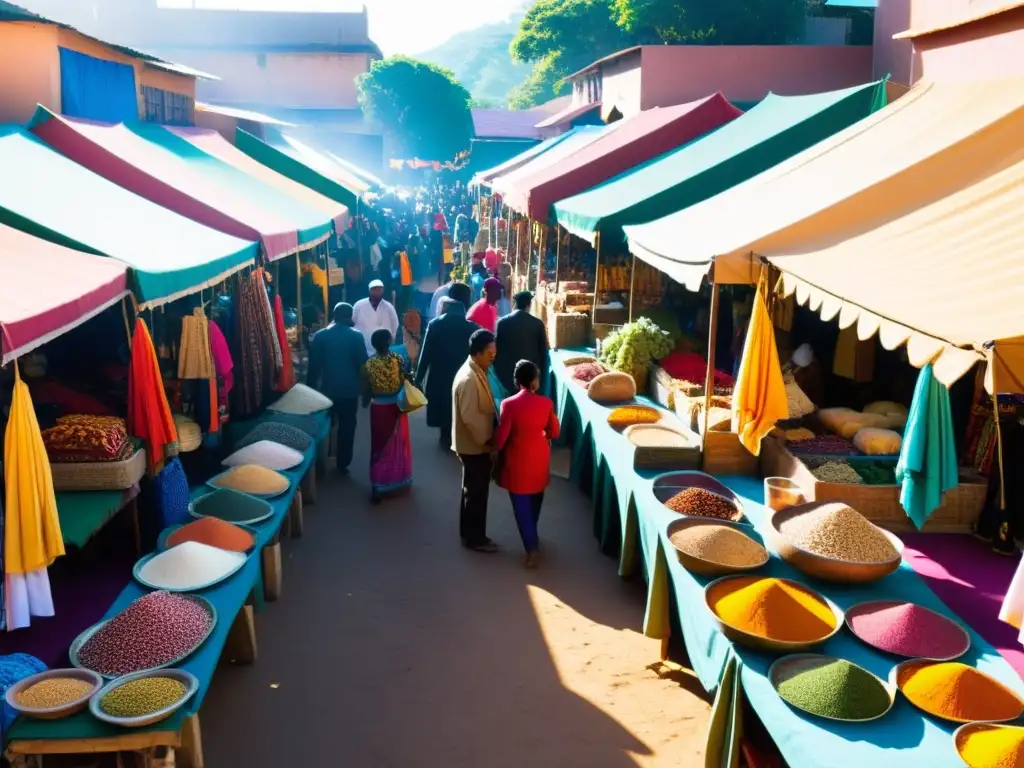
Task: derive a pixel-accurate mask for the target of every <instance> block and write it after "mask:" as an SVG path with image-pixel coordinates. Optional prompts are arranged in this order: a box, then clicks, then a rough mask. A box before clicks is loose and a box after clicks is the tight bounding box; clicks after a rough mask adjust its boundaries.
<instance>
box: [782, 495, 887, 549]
mask: <svg viewBox="0 0 1024 768" xmlns="http://www.w3.org/2000/svg"><path fill="white" fill-rule="evenodd" d="M779 531H780V532H781V533H782V535H783V536H785V537H786V538H787V539H789V540H790V541H792V542H793V543H794V544H796V545H797V546H798V547H800V548H801V549H805V550H807V551H808V552H811V553H813V554H815V555H821V556H823V557H831V558H833V559H834V560H843V561H845V562H850V563H887V562H891V561H892V560H894V559H895V558H897V557H899V554H900V553H899V552H898V551H897V550H896V548H895V547H894V546H893V545H892V542H891V541H889V539H888V537H887V536H886V535H885V534H884V533H882V532H881V531H880V530H879V529H878V528H876V527H875V526H874V525H872V524H871V522H870V521H869V520H868V519H867V518H866V517H864V516H863V515H862V514H861V513H860V512H858V511H857V510H855V509H853V508H852V507H847V506H842V505H840V506H823V507H819V508H817V509H814V510H812V511H810V512H805V513H803V514H800V515H793V516H792V517H787V518H786V519H785V520H783V521H782V523H781V524H780V525H779Z"/></svg>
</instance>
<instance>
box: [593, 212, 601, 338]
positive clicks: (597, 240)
mask: <svg viewBox="0 0 1024 768" xmlns="http://www.w3.org/2000/svg"><path fill="white" fill-rule="evenodd" d="M594 250H595V251H596V252H597V256H596V257H595V259H594V306H592V307H591V308H590V312H591V315H590V322H591V324H596V323H597V302H598V299H599V296H600V293H601V290H600V289H601V233H600V232H598V233H597V234H596V235H595V236H594Z"/></svg>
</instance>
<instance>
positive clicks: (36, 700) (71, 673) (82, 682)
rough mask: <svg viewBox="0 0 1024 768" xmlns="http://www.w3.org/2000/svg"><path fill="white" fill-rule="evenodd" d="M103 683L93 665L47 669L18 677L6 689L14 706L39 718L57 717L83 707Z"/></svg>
mask: <svg viewBox="0 0 1024 768" xmlns="http://www.w3.org/2000/svg"><path fill="white" fill-rule="evenodd" d="M102 687H103V678H102V677H100V676H99V675H98V674H96V673H95V672H93V671H92V670H91V669H48V670H46V671H45V672H40V673H39V674H36V675H31V676H29V677H26V678H24V679H23V680H19V681H18V682H16V683H15V684H14V685H12V686H11V687H10V688H8V689H7V694H6V700H7V704H8V705H9V706H10V707H11V709H13V710H15V711H16V712H18V713H19V714H22V715H26V716H27V717H34V718H38V719H39V720H57V719H59V718H62V717H68V716H69V715H73V714H75V713H76V712H78V711H80V710H82V709H84V708H85V707H86V706H88V704H89V698H90V697H91V696H92V695H93V694H94V693H96V691H98V690H99V689H100V688H102Z"/></svg>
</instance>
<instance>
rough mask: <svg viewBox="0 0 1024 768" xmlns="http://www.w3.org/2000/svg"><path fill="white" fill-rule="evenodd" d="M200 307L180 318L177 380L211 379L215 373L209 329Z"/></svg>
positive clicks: (204, 314)
mask: <svg viewBox="0 0 1024 768" xmlns="http://www.w3.org/2000/svg"><path fill="white" fill-rule="evenodd" d="M209 325H210V324H209V321H208V320H207V319H206V313H205V312H203V308H202V307H196V309H194V310H193V311H192V314H191V315H186V316H185V317H183V318H181V342H180V343H179V345H178V378H179V379H213V378H215V377H216V371H215V369H214V365H213V354H212V353H211V351H210V328H209Z"/></svg>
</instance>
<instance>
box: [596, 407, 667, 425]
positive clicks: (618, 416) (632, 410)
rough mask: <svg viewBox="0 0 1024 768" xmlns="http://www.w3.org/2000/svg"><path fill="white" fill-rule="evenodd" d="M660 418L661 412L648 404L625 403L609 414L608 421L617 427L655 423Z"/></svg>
mask: <svg viewBox="0 0 1024 768" xmlns="http://www.w3.org/2000/svg"><path fill="white" fill-rule="evenodd" d="M660 420H661V412H660V411H658V410H657V409H656V408H651V407H650V406H647V405H623V406H620V407H618V408H616V409H614V410H613V411H612V412H611V413H609V414H608V423H609V424H610V425H611V426H613V427H616V428H625V427H631V426H633V425H634V424H654V423H656V422H658V421H660Z"/></svg>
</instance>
